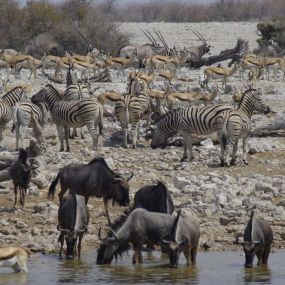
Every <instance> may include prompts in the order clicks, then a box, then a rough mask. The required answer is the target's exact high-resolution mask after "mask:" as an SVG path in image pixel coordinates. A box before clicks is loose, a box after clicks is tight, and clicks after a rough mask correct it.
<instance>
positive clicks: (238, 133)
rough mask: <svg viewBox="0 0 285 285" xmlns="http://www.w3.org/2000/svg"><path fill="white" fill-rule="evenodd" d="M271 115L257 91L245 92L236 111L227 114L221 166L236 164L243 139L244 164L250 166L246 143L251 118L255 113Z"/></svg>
mask: <svg viewBox="0 0 285 285" xmlns="http://www.w3.org/2000/svg"><path fill="white" fill-rule="evenodd" d="M254 111H257V112H260V113H263V114H268V113H270V108H269V107H268V106H267V105H265V104H264V102H263V101H262V99H261V97H260V94H259V93H258V92H257V91H256V90H255V89H249V90H247V91H245V93H244V94H243V96H242V99H241V101H240V103H239V107H238V109H236V110H229V111H227V112H226V113H225V117H224V122H223V128H222V134H221V157H220V159H221V163H220V165H221V166H225V165H226V166H229V165H230V164H231V165H235V164H236V154H237V150H238V140H239V139H241V138H242V139H243V156H242V162H243V163H244V164H246V165H247V164H248V162H247V159H246V143H247V140H248V136H249V134H250V131H251V118H252V115H253V112H254ZM229 148H232V149H233V151H232V159H231V161H230V162H229V157H228V149H229Z"/></svg>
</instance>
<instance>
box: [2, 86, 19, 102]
mask: <svg viewBox="0 0 285 285" xmlns="http://www.w3.org/2000/svg"><path fill="white" fill-rule="evenodd" d="M16 89H20V90H21V92H23V91H24V88H23V87H22V86H16V87H14V88H13V89H12V90H10V91H8V92H6V93H5V94H4V95H2V96H1V98H2V99H4V98H6V97H7V96H9V95H10V94H11V93H12V92H15V91H16Z"/></svg>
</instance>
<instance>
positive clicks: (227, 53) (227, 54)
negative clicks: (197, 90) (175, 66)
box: [186, 39, 248, 69]
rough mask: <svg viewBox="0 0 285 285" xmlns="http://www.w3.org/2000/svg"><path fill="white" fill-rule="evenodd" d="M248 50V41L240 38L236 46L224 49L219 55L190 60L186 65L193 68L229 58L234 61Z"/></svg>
mask: <svg viewBox="0 0 285 285" xmlns="http://www.w3.org/2000/svg"><path fill="white" fill-rule="evenodd" d="M247 50H248V42H247V41H245V40H242V39H238V40H237V43H236V45H235V47H234V48H232V49H226V50H223V51H221V52H220V53H219V54H218V55H214V56H210V57H207V58H201V59H200V60H199V61H197V62H191V61H189V62H187V63H186V66H188V67H190V68H193V69H198V68H200V67H202V66H209V65H212V64H215V63H217V62H221V61H225V60H229V59H230V60H232V61H239V60H240V59H241V58H242V57H243V56H244V54H245V53H246V52H247Z"/></svg>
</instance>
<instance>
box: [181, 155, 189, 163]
mask: <svg viewBox="0 0 285 285" xmlns="http://www.w3.org/2000/svg"><path fill="white" fill-rule="evenodd" d="M180 162H189V160H188V159H187V156H183V157H182V158H181V159H180Z"/></svg>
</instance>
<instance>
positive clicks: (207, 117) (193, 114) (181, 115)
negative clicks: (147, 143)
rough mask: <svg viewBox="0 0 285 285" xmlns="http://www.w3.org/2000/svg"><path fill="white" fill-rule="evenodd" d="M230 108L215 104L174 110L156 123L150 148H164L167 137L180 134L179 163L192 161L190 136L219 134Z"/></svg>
mask: <svg viewBox="0 0 285 285" xmlns="http://www.w3.org/2000/svg"><path fill="white" fill-rule="evenodd" d="M232 109H233V107H232V106H227V105H224V104H217V105H213V106H209V107H202V108H199V107H196V106H189V107H185V108H179V109H174V110H171V111H168V112H167V113H166V114H164V115H163V116H162V117H161V118H160V119H159V120H158V121H157V123H156V128H155V130H154V134H153V138H152V141H151V148H154V149H155V148H158V147H160V148H164V147H166V141H167V139H168V138H169V137H171V136H173V135H175V134H177V133H180V134H182V135H183V147H184V154H183V157H182V158H181V161H185V160H186V161H187V162H189V161H191V160H193V159H194V154H193V149H192V134H197V135H208V134H211V133H213V132H216V131H217V132H218V135H219V134H221V131H222V126H223V117H224V112H225V111H227V110H232Z"/></svg>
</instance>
